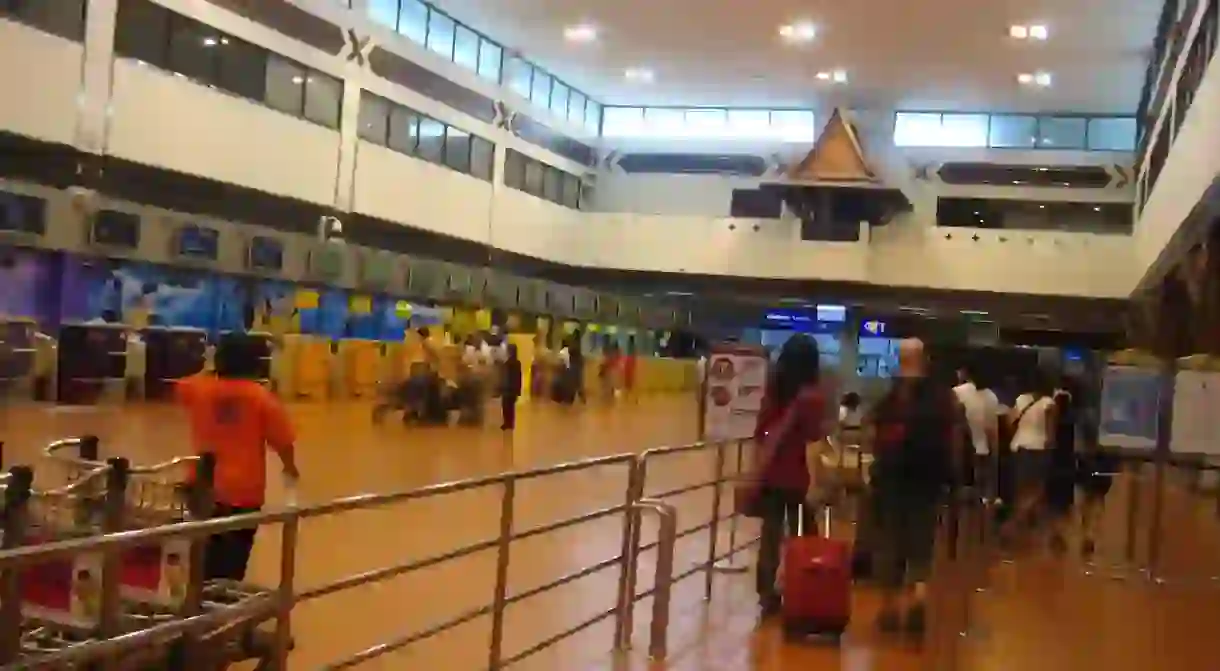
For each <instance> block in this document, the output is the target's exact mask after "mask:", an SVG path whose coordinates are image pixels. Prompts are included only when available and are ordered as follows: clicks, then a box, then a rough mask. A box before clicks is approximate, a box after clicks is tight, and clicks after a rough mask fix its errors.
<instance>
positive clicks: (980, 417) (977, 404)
mask: <svg viewBox="0 0 1220 671" xmlns="http://www.w3.org/2000/svg"><path fill="white" fill-rule="evenodd" d="M957 380H958V385H957V386H956V387H954V388H953V393H954V394H955V395H956V396H957V400H958V402H959V403H961V404H962V410H963V413H964V414H965V416H966V424H967V426H968V427H969V429H970V443H971V445H972V447H973V448H974V465H973V468H974V472H973V474H972V475H973V476H974V483H975V484H976V485H977V486H979V487H982V488H984V489H986V490H990V488H991V486H992V485H993V484H994V483H995V473H996V469H997V466H998V464H997V463H996V461H995V459H994V457H995V456H996V455H997V452H996V450H995V447H996V443H997V442H998V434H999V422H1000V415H1001V410H1000V401H999V399H997V398H996V395H995V393H994V392H992V391H991V390H990V389H985V388H983V389H981V388H979V386H978V383H976V382H975V376H974V373H973V372H972V371H971V370H970V368H969V367H963V368H961V369H959V370H958V371H957Z"/></svg>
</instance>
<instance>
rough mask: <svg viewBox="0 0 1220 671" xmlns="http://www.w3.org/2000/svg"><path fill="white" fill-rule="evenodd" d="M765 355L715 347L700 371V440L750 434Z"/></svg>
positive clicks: (757, 407)
mask: <svg viewBox="0 0 1220 671" xmlns="http://www.w3.org/2000/svg"><path fill="white" fill-rule="evenodd" d="M767 363H768V362H767V353H766V351H765V350H764V349H763V348H761V347H750V346H746V345H733V344H728V345H717V346H714V347H713V348H712V351H711V354H710V355H709V356H708V361H707V366H706V368H705V369H704V371H705V372H704V380H703V398H702V402H701V404H700V405H701V406H702V409H703V422H702V424H703V439H704V440H709V441H720V440H737V439H741V438H749V437H750V436H752V435H754V426H755V424H756V423H757V422H758V413H759V412H760V411H761V409H762V399H763V394H764V392H765V391H766V386H767Z"/></svg>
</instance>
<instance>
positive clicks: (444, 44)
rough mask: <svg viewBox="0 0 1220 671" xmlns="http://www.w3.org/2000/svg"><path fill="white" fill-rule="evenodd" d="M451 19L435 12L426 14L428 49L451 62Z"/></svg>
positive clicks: (452, 23) (453, 24) (452, 30)
mask: <svg viewBox="0 0 1220 671" xmlns="http://www.w3.org/2000/svg"><path fill="white" fill-rule="evenodd" d="M456 27H457V26H456V24H455V23H454V22H453V19H451V18H449V17H448V16H446V15H444V14H442V13H440V12H438V11H436V10H435V9H434V10H432V11H431V13H429V14H428V49H429V50H430V51H435V52H436V53H438V54H440V55H442V56H444V57H445V58H448V59H450V60H453V32H454V29H455V28H456Z"/></svg>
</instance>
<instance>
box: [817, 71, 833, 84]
mask: <svg viewBox="0 0 1220 671" xmlns="http://www.w3.org/2000/svg"><path fill="white" fill-rule="evenodd" d="M817 78H818V79H821V80H822V81H824V82H828V81H830V73H829V72H819V73H818V74H817Z"/></svg>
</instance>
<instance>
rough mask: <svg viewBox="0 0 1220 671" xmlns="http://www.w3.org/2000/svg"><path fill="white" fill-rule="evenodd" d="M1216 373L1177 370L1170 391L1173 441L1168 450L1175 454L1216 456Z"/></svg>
mask: <svg viewBox="0 0 1220 671" xmlns="http://www.w3.org/2000/svg"><path fill="white" fill-rule="evenodd" d="M1218 403H1220V372H1216V371H1203V370H1183V371H1178V374H1177V376H1176V377H1175V379H1174V390H1173V440H1172V441H1171V442H1170V444H1169V449H1170V450H1171V451H1173V452H1175V453H1177V454H1206V455H1211V456H1216V455H1220V441H1217V440H1216V431H1217V430H1218V429H1220V419H1218V418H1217V417H1216V409H1217V408H1220V405H1218Z"/></svg>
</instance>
